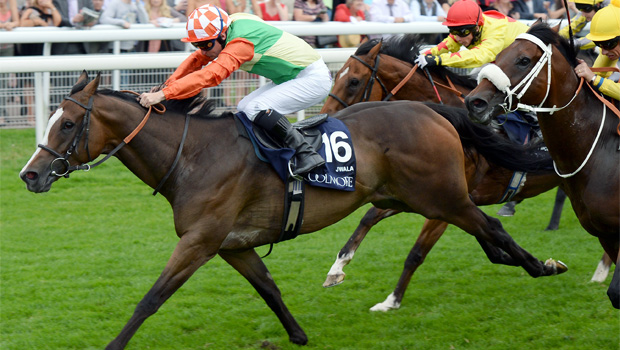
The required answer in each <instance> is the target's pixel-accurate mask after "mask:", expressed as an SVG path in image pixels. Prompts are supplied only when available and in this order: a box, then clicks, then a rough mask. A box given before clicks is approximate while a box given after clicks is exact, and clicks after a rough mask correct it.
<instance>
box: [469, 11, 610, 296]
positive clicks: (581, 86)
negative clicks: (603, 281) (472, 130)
mask: <svg viewBox="0 0 620 350" xmlns="http://www.w3.org/2000/svg"><path fill="white" fill-rule="evenodd" d="M576 64H577V61H576V58H575V53H574V51H571V48H570V47H569V45H568V42H567V41H566V40H564V39H562V38H561V37H560V36H559V35H558V34H557V32H556V31H555V30H553V29H552V28H550V27H549V26H548V25H547V24H544V23H543V24H537V25H534V26H532V27H531V28H530V30H529V31H528V32H527V34H521V35H520V36H519V37H517V40H515V42H514V43H512V44H511V45H510V46H508V47H507V48H506V49H505V50H504V51H502V52H501V53H500V54H499V55H498V56H497V59H496V61H495V64H494V65H489V66H488V67H486V68H484V69H483V70H482V71H481V72H480V77H481V78H483V79H482V81H481V82H480V85H479V86H478V87H477V88H476V89H474V90H473V91H472V92H471V93H470V94H469V95H468V96H467V98H466V105H467V109H468V110H469V113H470V116H471V118H472V119H473V120H474V121H477V122H480V123H489V122H490V120H491V118H493V116H494V115H496V114H498V113H504V112H505V110H513V109H515V108H521V109H530V110H534V111H536V113H537V114H538V120H539V123H540V129H541V131H542V133H543V137H544V139H545V143H546V145H547V147H548V148H549V153H550V154H551V157H552V158H553V160H554V167H555V169H556V171H557V173H558V174H559V175H560V176H561V177H562V186H563V187H564V190H565V191H566V194H567V196H568V198H569V199H570V201H571V203H572V206H573V210H574V211H575V214H576V215H577V218H578V219H579V222H580V223H581V226H583V228H584V229H585V230H586V231H588V232H589V233H590V234H592V235H593V236H595V237H597V238H598V239H599V241H600V243H601V245H602V246H603V249H605V252H607V254H608V255H609V257H610V258H611V260H612V261H614V262H615V263H616V267H615V271H614V274H613V277H612V281H611V284H610V286H609V288H608V290H607V295H608V296H609V299H610V300H611V303H612V305H613V306H614V307H615V308H620V269H619V268H618V258H619V256H620V252H619V250H620V183H619V181H618V179H620V166H619V165H620V149H619V147H618V146H619V143H620V137H619V133H620V131H619V130H618V119H617V118H616V117H614V116H613V114H614V112H613V108H611V107H608V104H610V102H609V101H607V100H605V99H604V98H602V97H600V96H598V94H597V93H596V92H595V91H594V90H593V89H592V88H591V86H590V84H589V83H587V82H584V81H583V80H582V79H579V78H578V77H577V75H575V74H574V73H573V72H574V67H575V66H576ZM524 86H525V87H524ZM517 93H518V94H522V96H521V98H520V99H518V98H516V96H515V94H517ZM610 105H611V104H610ZM612 107H613V105H612Z"/></svg>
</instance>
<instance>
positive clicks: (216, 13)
mask: <svg viewBox="0 0 620 350" xmlns="http://www.w3.org/2000/svg"><path fill="white" fill-rule="evenodd" d="M230 23H231V19H230V17H229V16H228V13H226V11H224V10H222V9H221V8H219V7H217V6H213V5H210V4H207V5H203V6H200V7H198V8H197V9H195V10H194V11H193V12H192V13H191V14H190V15H189V17H188V18H187V25H186V26H185V28H186V29H187V38H183V39H181V41H183V42H186V43H195V42H199V41H205V40H213V39H217V38H219V37H220V35H221V34H222V33H226V31H227V30H228V27H229V26H230Z"/></svg>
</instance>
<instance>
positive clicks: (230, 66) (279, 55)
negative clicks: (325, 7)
mask: <svg viewBox="0 0 620 350" xmlns="http://www.w3.org/2000/svg"><path fill="white" fill-rule="evenodd" d="M186 29H187V37H186V38H183V39H181V41H184V42H189V43H191V44H192V45H193V46H195V47H196V48H197V49H198V50H196V51H195V52H193V53H192V54H191V55H190V56H189V57H188V58H186V59H185V60H184V61H183V63H181V65H180V66H179V67H178V68H177V69H176V70H175V72H174V73H173V74H172V75H171V76H170V77H169V78H168V80H167V81H166V82H165V83H164V86H165V87H164V88H163V89H161V90H160V91H155V92H150V93H143V94H141V95H140V97H139V101H140V104H141V105H142V106H144V107H148V106H151V105H153V104H156V103H159V102H161V101H163V100H165V99H185V98H189V97H192V96H195V95H197V94H198V93H200V91H201V90H202V89H203V88H208V87H214V86H217V85H219V84H220V83H221V82H222V80H224V79H226V78H228V77H229V76H230V75H231V74H232V72H234V71H236V70H237V69H242V70H244V71H247V72H250V73H255V74H258V75H261V76H264V77H266V78H268V79H271V82H269V83H267V84H266V85H264V86H262V87H260V88H258V89H257V90H255V91H253V92H252V93H250V94H249V95H247V96H246V97H244V98H243V99H242V100H241V101H240V102H239V105H238V106H237V109H238V110H239V111H241V112H244V113H245V114H246V115H247V117H248V118H249V119H250V120H251V121H252V122H253V123H254V124H256V125H259V126H261V127H262V128H264V129H265V130H266V131H267V132H268V133H269V134H270V135H271V136H273V137H274V138H275V139H276V140H278V141H280V142H282V143H284V144H285V146H286V147H287V148H292V149H294V150H295V158H296V161H297V162H296V166H295V169H294V171H293V172H294V174H295V175H299V174H304V173H306V172H308V171H310V170H312V169H314V168H315V167H317V166H320V165H323V164H324V163H325V161H324V160H323V158H322V157H321V156H320V155H318V154H317V153H316V152H315V151H314V150H313V149H312V147H311V146H310V145H309V144H308V143H307V142H306V141H305V140H304V138H303V136H302V135H301V133H300V132H299V131H298V130H296V129H294V128H293V127H292V125H291V123H290V122H289V121H288V119H287V118H286V117H285V116H284V115H283V114H289V113H294V112H297V111H299V110H302V109H305V108H308V107H310V106H313V105H315V104H317V103H320V102H321V101H322V100H323V99H324V98H325V97H327V94H328V93H329V90H330V88H331V75H330V72H329V69H328V68H327V66H326V65H325V62H323V59H322V58H321V56H320V55H319V54H318V53H317V52H316V51H315V50H314V49H313V48H312V47H311V46H310V45H308V44H307V43H306V42H305V41H303V40H301V39H299V38H298V37H296V36H294V35H292V34H289V33H287V32H284V31H282V30H280V29H278V28H276V27H273V26H271V25H269V24H267V23H265V22H263V21H262V20H261V19H260V18H258V17H257V16H254V15H250V14H247V13H235V14H233V15H230V16H229V15H228V14H227V13H226V12H224V10H222V9H220V8H219V7H216V6H213V5H203V6H201V7H199V8H197V9H196V10H194V11H193V12H192V13H191V14H190V16H189V17H188V19H187V26H186ZM152 91H153V90H152Z"/></svg>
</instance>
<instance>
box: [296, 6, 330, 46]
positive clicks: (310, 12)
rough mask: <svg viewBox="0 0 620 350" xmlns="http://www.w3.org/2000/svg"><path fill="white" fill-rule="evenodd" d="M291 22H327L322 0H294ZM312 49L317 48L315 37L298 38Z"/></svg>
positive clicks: (325, 8)
mask: <svg viewBox="0 0 620 350" xmlns="http://www.w3.org/2000/svg"><path fill="white" fill-rule="evenodd" d="M293 20H295V21H304V22H327V21H329V17H328V15H327V7H326V6H325V4H324V3H323V0H295V5H294V7H293ZM300 38H302V39H303V40H304V41H305V42H307V43H308V44H310V46H312V47H317V39H316V36H300Z"/></svg>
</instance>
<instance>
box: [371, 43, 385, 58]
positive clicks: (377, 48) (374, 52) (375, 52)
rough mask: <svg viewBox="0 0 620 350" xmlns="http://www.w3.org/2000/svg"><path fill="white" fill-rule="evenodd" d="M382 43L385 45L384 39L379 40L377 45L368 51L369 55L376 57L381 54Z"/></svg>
mask: <svg viewBox="0 0 620 350" xmlns="http://www.w3.org/2000/svg"><path fill="white" fill-rule="evenodd" d="M381 45H383V39H381V40H379V42H378V43H377V45H375V46H374V47H373V48H372V49H370V51H369V52H368V56H370V57H376V56H377V55H378V54H379V52H381Z"/></svg>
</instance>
